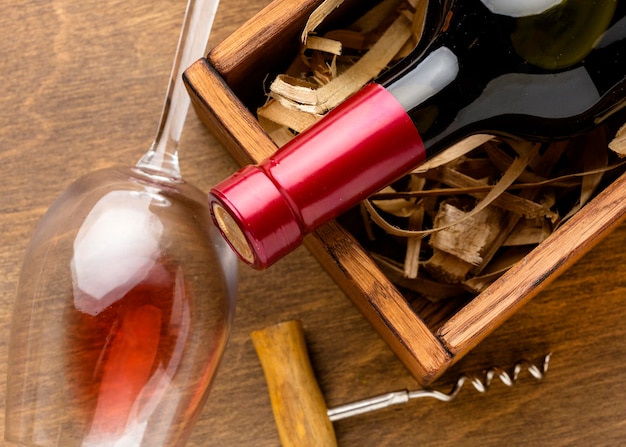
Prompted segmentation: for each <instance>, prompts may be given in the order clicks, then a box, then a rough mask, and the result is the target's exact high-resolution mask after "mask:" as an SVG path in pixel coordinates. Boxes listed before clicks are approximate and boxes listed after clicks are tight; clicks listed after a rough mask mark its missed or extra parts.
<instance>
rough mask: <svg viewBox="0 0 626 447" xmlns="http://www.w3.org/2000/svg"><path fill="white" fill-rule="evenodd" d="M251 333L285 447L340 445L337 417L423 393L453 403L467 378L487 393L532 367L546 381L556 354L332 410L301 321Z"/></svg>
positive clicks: (404, 399)
mask: <svg viewBox="0 0 626 447" xmlns="http://www.w3.org/2000/svg"><path fill="white" fill-rule="evenodd" d="M251 336H252V341H253V343H254V347H255V349H256V351H257V354H258V356H259V360H260V361H261V366H262V367H263V372H264V374H265V379H266V381H267V386H268V389H269V394H270V400H271V403H272V411H273V413H274V420H275V421H276V427H277V428H278V434H279V436H280V440H281V444H282V445H283V447H327V446H329V447H332V446H336V445H337V440H336V438H335V431H334V428H333V424H332V422H333V421H337V420H340V419H344V418H347V417H350V416H356V415H359V414H363V413H367V412H370V411H374V410H378V409H382V408H386V407H389V406H392V405H397V404H402V403H406V402H408V401H409V400H411V399H418V398H422V397H431V398H433V399H438V400H440V401H444V402H449V401H451V400H453V399H454V398H456V396H457V395H458V394H459V393H460V391H461V389H462V388H463V387H464V385H465V383H466V382H469V384H471V385H472V386H473V387H474V388H475V389H476V390H477V391H478V392H480V393H484V392H486V391H487V390H488V389H489V387H490V386H491V384H492V383H493V381H494V380H495V379H500V381H501V382H502V383H503V384H505V385H507V386H513V385H514V384H515V383H516V382H517V380H518V378H519V376H520V374H521V373H522V372H523V371H528V372H529V373H530V375H531V376H533V377H534V378H535V379H537V380H540V379H543V377H544V375H545V374H546V372H547V370H548V364H549V362H550V357H551V354H547V355H546V356H545V357H544V358H543V364H542V365H541V366H537V365H536V364H533V363H531V362H529V361H527V360H520V361H518V362H517V363H516V364H515V365H514V366H513V368H512V371H511V372H510V373H509V372H507V371H505V370H503V369H501V368H498V367H491V368H489V369H487V370H486V371H485V372H484V373H483V375H482V377H478V376H475V375H466V374H464V375H461V376H460V377H459V378H458V379H457V381H456V383H455V384H454V386H453V387H452V389H451V390H450V391H449V392H448V393H445V392H442V391H437V390H432V389H422V390H415V391H407V390H402V391H394V392H391V393H386V394H382V395H380V396H376V397H371V398H369V399H364V400H360V401H357V402H352V403H349V404H345V405H341V406H338V407H335V408H331V409H328V408H327V407H326V403H325V401H324V396H323V395H322V392H321V390H320V388H319V385H318V383H317V380H316V379H315V375H314V373H313V368H312V367H311V362H310V360H309V357H308V354H307V350H306V343H305V340H304V332H303V330H302V323H301V322H300V321H287V322H284V323H279V324H276V325H274V326H271V327H268V328H265V329H262V330H259V331H255V332H253V333H252V334H251Z"/></svg>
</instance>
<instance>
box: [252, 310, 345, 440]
mask: <svg viewBox="0 0 626 447" xmlns="http://www.w3.org/2000/svg"><path fill="white" fill-rule="evenodd" d="M251 338H252V342H253V343H254V347H255V349H256V352H257V355H258V356H259V359H260V361H261V366H262V367H263V372H264V374H265V379H266V381H267V386H268V389H269V394H270V400H271V404H272V411H273V412H274V419H275V421H276V426H277V428H278V435H279V437H280V441H281V444H282V445H283V447H309V446H310V447H327V446H329V447H330V446H337V440H336V438H335V430H334V429H333V425H332V422H331V421H330V419H329V418H328V414H327V411H328V410H327V408H326V403H325V402H324V396H323V395H322V392H321V390H320V388H319V385H318V383H317V380H316V378H315V374H314V373H313V368H312V367H311V361H310V360H309V355H308V353H307V349H306V343H305V340H304V331H303V329H302V323H301V322H300V321H297V320H292V321H286V322H283V323H279V324H276V325H274V326H271V327H268V328H265V329H262V330H259V331H254V332H252V334H251Z"/></svg>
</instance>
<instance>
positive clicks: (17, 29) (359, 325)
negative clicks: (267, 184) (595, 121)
mask: <svg viewBox="0 0 626 447" xmlns="http://www.w3.org/2000/svg"><path fill="white" fill-rule="evenodd" d="M267 3H269V1H267V0H247V1H246V0H244V1H241V0H240V1H234V0H222V3H221V6H220V11H219V12H218V17H217V19H216V23H215V26H216V28H215V31H214V33H213V38H212V42H213V43H216V42H219V41H220V40H222V39H224V38H226V36H228V35H229V34H230V33H231V32H232V31H234V29H235V27H236V26H238V25H240V24H242V23H244V22H245V21H246V20H247V19H248V18H250V17H251V16H252V15H253V14H254V13H255V12H257V11H258V10H260V9H261V8H262V7H263V6H265V5H266V4H267ZM183 9H184V1H180V0H177V1H173V0H167V1H164V2H159V3H158V5H156V4H154V3H151V2H121V1H117V0H107V1H106V2H96V1H94V0H83V1H77V0H54V1H51V2H25V1H17V2H9V3H6V4H3V6H2V8H1V10H2V14H0V34H1V35H2V43H3V53H2V56H3V57H2V59H1V62H0V64H1V65H0V66H1V70H0V73H1V74H2V81H3V92H2V96H1V98H0V101H2V103H1V106H0V120H1V124H0V142H1V147H0V163H1V166H2V169H3V175H2V185H3V188H2V195H1V196H0V237H1V238H2V243H1V244H0V272H1V276H0V291H1V294H0V299H1V300H2V301H1V304H0V330H1V331H2V336H1V337H0V357H1V358H2V359H3V361H2V362H0V390H1V391H0V394H2V395H0V402H4V394H3V393H4V386H5V373H6V362H7V360H6V354H7V350H6V340H7V337H8V331H9V328H10V311H11V308H12V303H13V299H14V291H15V287H16V283H17V279H18V275H19V268H20V263H21V259H22V257H23V255H24V250H25V248H26V245H27V243H28V240H29V236H30V234H31V233H32V231H33V229H34V226H35V225H36V222H37V221H38V220H39V218H40V217H41V215H42V214H43V213H44V211H45V209H46V208H47V207H48V206H49V205H50V204H51V203H52V201H53V200H54V199H55V198H56V197H57V196H58V194H59V193H60V192H61V191H62V190H63V189H64V188H65V187H66V186H67V185H68V184H69V183H70V182H71V181H72V180H73V179H75V178H77V177H79V176H81V175H83V174H86V173H87V172H89V171H90V170H92V169H95V168H100V167H104V166H108V165H115V164H130V163H134V162H135V160H136V159H137V158H138V157H139V156H140V154H142V153H143V152H144V151H145V150H146V149H147V148H148V146H149V144H150V142H151V139H152V137H153V134H154V132H155V131H156V128H155V127H156V124H157V120H158V117H159V113H160V108H161V105H162V100H163V95H164V93H165V84H166V82H167V78H168V75H169V68H170V64H171V59H172V57H173V51H174V48H175V45H176V40H177V37H178V30H179V26H180V21H181V20H182V11H183ZM181 163H182V169H183V173H184V175H185V177H187V179H188V180H189V181H190V182H191V183H194V184H196V185H197V186H198V187H200V188H201V189H203V190H208V188H209V187H210V185H211V184H213V183H215V182H217V181H218V180H220V179H221V178H223V177H225V176H226V175H227V174H229V173H230V172H232V171H234V170H235V169H236V168H237V163H236V162H235V161H234V160H233V159H231V158H230V156H228V155H226V152H225V151H224V149H223V148H222V147H221V146H220V144H219V143H218V142H217V140H216V139H215V138H214V137H213V136H211V135H210V134H209V133H208V132H207V131H206V129H205V128H204V126H203V125H202V124H201V123H200V122H199V120H198V119H197V118H196V117H195V116H193V115H192V116H190V119H189V122H188V126H187V128H186V130H185V133H184V136H183V141H182V144H181ZM625 243H626V227H625V226H624V225H623V224H622V225H620V226H619V227H618V228H617V229H616V230H615V231H614V232H613V233H611V234H610V235H609V236H608V237H607V238H606V239H605V240H604V241H603V242H601V243H600V244H599V245H598V246H597V247H595V248H594V249H593V250H592V251H591V252H590V253H588V254H587V255H585V256H584V257H583V258H582V259H580V260H578V261H577V262H576V263H575V264H574V265H573V266H572V267H571V268H570V269H569V270H567V272H565V273H564V274H563V275H562V276H561V277H560V278H559V279H557V280H556V281H554V282H553V283H552V284H551V285H550V286H548V287H547V288H546V289H545V290H543V291H542V292H541V293H540V294H539V295H538V296H536V297H535V298H533V300H532V301H530V302H529V303H527V304H526V305H525V306H524V307H522V308H521V309H519V310H517V312H515V314H514V315H513V316H512V317H511V318H510V319H509V320H507V321H506V322H505V323H504V324H503V325H502V326H501V327H500V328H498V329H497V330H496V331H495V332H494V333H492V334H491V335H489V336H488V337H487V338H485V339H484V340H483V341H482V342H481V343H480V344H479V345H478V346H477V347H476V348H474V350H472V351H471V352H470V353H469V354H468V355H467V356H466V357H464V358H463V360H462V361H461V362H460V363H459V364H457V365H455V366H454V367H453V368H452V370H450V371H449V372H448V373H446V375H445V376H444V377H442V378H441V379H440V380H439V381H438V382H437V385H438V386H441V387H442V388H444V389H446V387H447V386H448V385H449V384H450V383H451V382H452V381H453V379H454V378H455V376H456V374H457V373H459V372H460V371H472V370H476V369H478V370H480V369H481V368H483V367H485V366H487V365H490V364H494V363H495V364H500V365H503V366H506V365H509V364H512V363H513V362H514V361H515V360H517V358H519V357H521V356H528V357H531V358H533V359H536V358H538V357H540V356H541V355H542V354H544V353H545V352H546V351H554V355H553V359H552V362H551V365H550V370H549V372H548V375H547V377H546V379H545V380H544V381H542V382H536V381H535V380H534V379H530V378H528V376H527V375H523V376H522V378H521V380H520V382H519V383H518V384H517V385H516V386H515V387H514V388H510V389H509V388H507V387H505V386H503V385H498V384H495V385H494V386H493V387H492V389H491V390H490V391H489V393H488V394H485V395H481V394H478V393H476V392H474V391H472V390H471V389H467V390H463V392H462V393H461V394H460V395H459V397H458V398H457V400H455V401H454V402H452V403H449V404H444V403H440V402H433V401H425V400H424V401H414V402H411V403H410V404H407V405H405V406H400V407H396V408H393V409H387V410H383V411H380V412H377V413H371V414H368V415H363V416H359V417H355V418H351V419H346V420H342V421H338V422H336V423H335V424H334V429H335V434H336V437H337V440H338V443H339V445H340V446H359V447H361V446H366V447H367V446H376V447H378V446H399V445H420V446H427V447H428V446H437V447H440V446H455V447H457V446H476V445H480V446H486V447H490V446H501V445H507V446H528V445H536V446H581V447H582V446H589V445H593V446H601V447H602V446H607V447H608V446H616V445H621V444H623V440H624V439H625V438H626V424H625V423H624V421H626V405H624V402H626V387H624V383H626V325H624V315H623V308H624V297H625V296H626V254H625V253H624V250H623V248H622V247H623V246H624V244H625ZM237 305H238V308H237V315H236V317H235V321H234V327H233V332H232V335H231V340H230V343H229V346H228V349H227V352H226V355H225V357H224V359H223V361H222V364H221V367H220V372H219V374H218V377H217V379H216V381H215V384H214V388H213V391H212V394H211V397H210V398H209V401H208V403H207V405H206V408H205V410H204V412H203V414H202V417H201V419H200V420H199V422H198V424H197V426H196V428H195V431H194V435H193V437H192V440H191V442H190V446H194V447H195V446H198V447H199V446H207V445H217V446H226V447H230V446H233V447H234V446H255V447H265V446H268V447H269V446H274V447H275V446H278V445H280V444H279V443H280V441H279V438H278V433H277V430H276V426H275V423H274V420H273V416H272V410H271V406H270V402H269V394H268V390H267V386H266V383H265V379H264V377H263V371H262V368H261V365H260V363H259V360H258V358H257V355H256V353H255V351H254V347H253V345H252V342H251V340H250V332H251V331H253V330H257V329H261V328H264V327H267V326H270V325H272V324H275V323H277V322H279V321H283V320H288V319H294V318H297V319H300V320H302V321H303V323H304V329H305V332H306V335H307V343H308V347H309V355H310V358H311V363H312V366H313V370H314V372H315V374H316V376H317V379H318V382H319V385H320V389H321V391H322V393H323V395H324V397H325V400H326V403H327V405H328V406H329V407H333V406H336V405H339V404H342V403H346V402H349V401H352V400H355V399H358V398H363V397H369V396H371V395H375V394H379V393H382V392H386V391H390V390H395V389H401V388H416V387H418V385H417V383H416V382H415V380H414V379H413V378H412V376H411V375H410V374H409V373H408V371H407V370H406V369H405V368H404V366H403V365H402V364H401V362H400V361H399V360H398V359H397V357H396V356H395V355H394V354H393V352H392V351H391V350H390V349H389V348H388V346H387V344H386V343H385V342H383V341H382V339H381V338H380V336H379V335H378V334H377V333H376V332H375V331H374V330H373V329H372V327H371V326H370V324H369V323H368V322H367V321H366V320H365V319H364V318H363V317H362V315H361V313H360V312H359V311H358V310H357V309H356V308H355V307H354V306H353V305H352V304H351V302H350V301H349V300H348V299H346V297H345V295H344V294H343V292H341V291H340V289H339V287H338V286H337V285H336V284H335V283H334V282H333V280H332V279H331V278H330V277H329V275H328V274H327V273H326V272H325V271H324V270H323V269H322V268H321V267H320V266H319V265H318V264H317V262H316V261H315V260H314V258H313V257H312V256H311V255H310V254H309V253H308V251H307V250H306V249H304V248H303V249H299V250H297V251H296V252H295V253H293V254H292V255H290V256H289V257H288V258H286V259H284V260H283V261H281V262H279V263H278V264H277V265H275V266H274V267H273V268H272V269H271V270H269V271H267V272H262V273H259V272H252V271H250V270H247V269H244V268H243V266H242V270H241V283H240V295H239V299H238V304H237ZM3 421H4V415H3V412H0V427H4V423H3ZM2 430H3V428H0V431H2ZM0 445H2V442H0Z"/></svg>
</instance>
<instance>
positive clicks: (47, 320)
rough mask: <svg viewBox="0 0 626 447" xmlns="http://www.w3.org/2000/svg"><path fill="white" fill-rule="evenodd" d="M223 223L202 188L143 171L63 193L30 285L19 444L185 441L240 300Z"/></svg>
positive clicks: (13, 434) (101, 175) (21, 335)
mask: <svg viewBox="0 0 626 447" xmlns="http://www.w3.org/2000/svg"><path fill="white" fill-rule="evenodd" d="M209 222H210V216H209V210H208V206H207V204H206V200H205V195H204V194H203V193H202V192H201V191H199V190H198V189H196V188H194V187H193V186H191V185H189V184H187V183H185V182H184V181H183V180H181V179H179V178H176V177H174V178H170V177H166V176H163V175H162V174H160V173H158V172H150V171H146V170H143V169H140V168H136V167H135V168H126V169H120V168H109V169H104V170H100V171H96V172H94V173H92V174H89V175H87V176H85V177H83V178H81V179H79V180H78V181H76V182H75V183H74V184H72V185H71V186H70V188H68V189H67V190H66V191H65V192H64V193H63V194H62V195H61V196H60V197H59V198H58V199H57V201H56V202H55V203H54V204H53V205H52V206H51V208H50V209H49V210H48V212H47V213H46V215H45V216H44V217H43V219H42V220H41V222H40V224H39V226H38V228H37V230H36V231H35V233H34V235H33V238H32V240H31V243H30V246H29V248H28V251H27V254H26V257H25V261H24V267H23V269H22V273H21V277H20V282H19V285H18V292H17V299H16V306H15V310H14V316H13V321H12V328H13V330H12V336H11V340H10V353H11V354H10V355H11V357H10V363H9V381H8V386H7V420H6V425H7V426H6V436H7V439H9V440H14V441H19V442H22V443H25V444H27V445H37V446H67V447H70V446H85V447H86V446H98V447H103V446H131V445H132V446H161V445H184V442H185V441H186V439H187V437H188V436H189V433H190V431H191V427H193V423H194V421H195V419H196V417H197V415H198V413H199V411H200V410H201V408H202V404H203V403H204V400H205V399H206V397H207V394H208V390H209V388H210V382H211V380H212V377H213V375H214V372H215V370H216V367H217V364H216V363H217V362H219V359H220V357H221V353H222V351H223V349H224V346H225V344H226V340H227V337H228V332H229V327H230V322H231V319H232V314H233V309H234V299H235V290H234V288H235V286H234V285H235V284H236V261H235V257H234V254H232V252H231V251H230V249H229V248H228V247H227V246H226V243H225V242H224V241H223V240H222V239H221V238H220V237H219V236H217V233H216V230H215V228H214V227H213V226H212V225H207V224H208V223H209Z"/></svg>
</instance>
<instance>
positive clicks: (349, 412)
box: [327, 353, 552, 422]
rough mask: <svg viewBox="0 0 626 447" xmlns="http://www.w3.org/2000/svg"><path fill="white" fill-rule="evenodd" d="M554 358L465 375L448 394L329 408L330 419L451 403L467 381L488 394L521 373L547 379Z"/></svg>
mask: <svg viewBox="0 0 626 447" xmlns="http://www.w3.org/2000/svg"><path fill="white" fill-rule="evenodd" d="M551 356H552V353H548V354H546V355H545V356H544V357H543V362H542V365H541V366H537V365H536V364H534V363H531V362H529V361H528V360H524V359H523V360H520V361H518V362H517V363H515V365H514V366H513V368H512V371H511V372H510V373H509V372H507V371H505V370H503V369H501V368H500V367H497V366H492V367H491V368H489V369H487V370H486V371H485V372H484V373H483V375H482V377H479V376H478V375H469V374H462V375H460V376H459V377H458V379H457V381H456V383H455V384H454V386H453V387H452V389H451V390H450V391H449V392H447V393H445V392H443V391H439V390H434V389H421V390H414V391H408V390H399V391H392V392H390V393H386V394H381V395H379V396H374V397H370V398H368V399H363V400H359V401H356V402H352V403H349V404H345V405H341V406H338V407H335V408H329V409H328V411H327V413H328V417H329V418H330V420H331V421H332V422H334V421H338V420H340V419H344V418H348V417H351V416H356V415H359V414H363V413H368V412H370V411H375V410H379V409H382V408H387V407H390V406H392V405H398V404H403V403H406V402H408V401H409V400H412V399H420V398H425V397H429V398H433V399H437V400H440V401H443V402H450V401H451V400H453V399H455V398H456V397H457V396H458V394H459V393H460V392H461V389H462V388H463V387H464V385H465V383H467V382H469V383H470V384H471V385H472V386H473V387H474V389H475V390H476V391H478V392H479V393H486V392H487V391H488V390H489V388H490V387H491V384H492V382H493V380H494V379H496V378H497V379H500V381H501V382H502V383H503V384H505V385H506V386H513V385H515V383H516V382H517V380H518V378H519V375H520V373H521V372H523V371H524V370H526V371H528V373H530V375H531V376H532V377H534V378H535V379H537V380H541V379H543V378H544V377H545V374H546V372H547V371H548V365H549V363H550V357H551Z"/></svg>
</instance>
